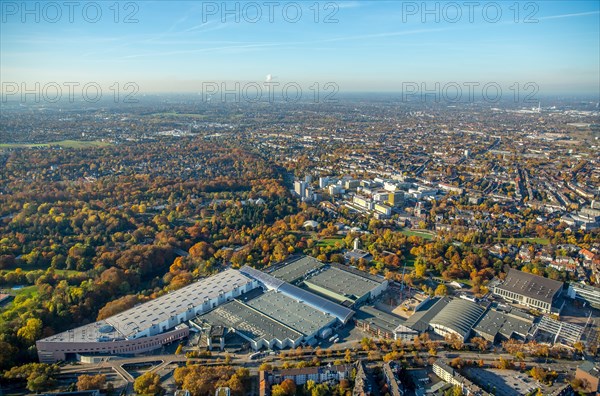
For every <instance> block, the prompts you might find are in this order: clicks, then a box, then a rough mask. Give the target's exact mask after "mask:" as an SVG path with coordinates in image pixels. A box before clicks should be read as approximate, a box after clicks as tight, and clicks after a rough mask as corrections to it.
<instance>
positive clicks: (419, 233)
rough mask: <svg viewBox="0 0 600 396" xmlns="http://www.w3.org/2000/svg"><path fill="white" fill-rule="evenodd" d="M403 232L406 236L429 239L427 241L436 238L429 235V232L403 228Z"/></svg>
mask: <svg viewBox="0 0 600 396" xmlns="http://www.w3.org/2000/svg"><path fill="white" fill-rule="evenodd" d="M400 232H402V233H403V234H404V235H406V236H413V235H414V236H418V237H421V238H423V239H427V240H431V239H433V238H434V235H433V234H432V233H429V232H427V231H415V230H409V229H407V228H403V229H402V231H400Z"/></svg>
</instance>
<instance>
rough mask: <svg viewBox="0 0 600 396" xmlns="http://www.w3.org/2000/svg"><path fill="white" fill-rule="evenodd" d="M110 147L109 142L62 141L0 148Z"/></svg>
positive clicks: (2, 146)
mask: <svg viewBox="0 0 600 396" xmlns="http://www.w3.org/2000/svg"><path fill="white" fill-rule="evenodd" d="M108 145H110V143H108V142H101V141H99V140H61V141H59V142H49V143H34V144H27V143H0V148H34V147H50V146H60V147H64V148H77V149H81V148H90V147H105V146H108Z"/></svg>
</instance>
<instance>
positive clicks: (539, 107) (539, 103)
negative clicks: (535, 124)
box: [537, 100, 542, 113]
mask: <svg viewBox="0 0 600 396" xmlns="http://www.w3.org/2000/svg"><path fill="white" fill-rule="evenodd" d="M537 112H538V113H541V112H542V101H541V100H540V101H538V108H537Z"/></svg>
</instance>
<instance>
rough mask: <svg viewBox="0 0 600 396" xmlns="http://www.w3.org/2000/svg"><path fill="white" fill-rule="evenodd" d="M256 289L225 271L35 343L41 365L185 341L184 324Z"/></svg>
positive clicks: (244, 278) (233, 272)
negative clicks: (78, 357)
mask: <svg viewBox="0 0 600 396" xmlns="http://www.w3.org/2000/svg"><path fill="white" fill-rule="evenodd" d="M258 286H259V283H258V282H257V281H256V280H254V279H252V278H250V277H247V276H245V275H243V274H242V273H240V272H239V271H237V270H233V269H230V270H227V271H223V272H221V273H219V274H216V275H213V276H211V277H208V278H205V279H201V280H199V281H198V282H194V283H192V284H191V285H188V286H185V287H183V288H181V289H179V290H176V291H174V292H171V293H169V294H166V295H164V296H161V297H158V298H156V299H154V300H151V301H149V302H147V303H144V304H140V305H137V306H135V307H133V308H131V309H128V310H126V311H124V312H121V313H119V314H117V315H114V316H111V317H109V318H106V319H104V320H101V321H98V322H95V323H91V324H88V325H85V326H81V327H78V328H75V329H72V330H68V331H65V332H62V333H59V334H55V335H53V336H50V337H46V338H43V339H41V340H39V341H37V342H36V346H37V350H38V357H39V360H40V362H45V363H47V362H55V361H59V360H66V359H68V358H72V357H73V358H75V357H77V355H81V354H86V355H94V354H96V355H98V354H127V355H133V354H138V353H142V352H148V351H152V350H154V349H157V348H161V347H162V345H164V344H167V343H171V342H174V341H176V340H180V339H182V338H185V337H187V336H188V335H189V328H188V327H187V326H186V325H185V324H184V322H185V321H187V320H190V319H192V318H194V317H195V316H196V315H198V314H201V313H203V312H207V311H209V310H211V309H213V308H215V307H217V306H219V305H221V304H223V303H225V302H227V301H230V300H232V299H233V298H235V297H237V296H240V295H241V294H243V293H246V292H248V291H250V290H253V289H255V288H257V287H258Z"/></svg>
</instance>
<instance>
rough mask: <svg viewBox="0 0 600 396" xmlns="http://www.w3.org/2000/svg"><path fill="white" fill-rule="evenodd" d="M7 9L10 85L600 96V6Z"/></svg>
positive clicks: (5, 57)
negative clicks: (327, 87)
mask: <svg viewBox="0 0 600 396" xmlns="http://www.w3.org/2000/svg"><path fill="white" fill-rule="evenodd" d="M0 3H2V4H1V5H2V9H1V13H2V14H1V21H0V23H1V25H0V29H1V31H0V48H1V59H0V79H1V81H2V82H16V83H19V84H20V83H22V82H26V83H33V82H41V83H46V82H50V81H54V82H58V83H62V82H80V83H85V82H90V81H93V82H99V83H102V84H110V83H111V82H120V83H124V82H128V81H133V82H136V83H137V84H138V85H139V87H140V91H141V92H179V91H188V92H193V91H197V90H199V86H200V84H201V82H203V81H219V82H220V81H241V82H245V81H258V82H263V81H265V79H266V78H267V77H266V76H267V75H270V76H271V77H270V78H271V80H272V81H282V82H289V81H294V82H298V83H301V84H310V83H311V82H320V83H324V82H328V81H332V82H335V83H337V84H338V85H339V86H340V91H341V92H344V91H374V92H377V91H399V90H401V88H402V83H403V82H417V83H421V82H427V83H435V82H441V83H442V84H443V83H447V82H464V81H476V82H481V83H486V82H499V83H500V84H503V85H510V84H511V83H512V82H517V83H520V84H524V83H526V82H535V83H536V84H537V85H538V86H539V87H540V93H541V94H544V93H548V94H550V93H564V94H593V95H597V94H598V92H599V91H600V27H599V26H600V1H547V0H543V1H529V2H527V1H524V2H516V1H506V2H502V1H498V2H488V1H473V2H466V1H457V2H426V3H425V2H422V1H417V2H410V1H408V2H407V1H379V0H365V1H331V2H327V1H324V2H318V3H316V4H315V2H314V1H312V0H310V1H305V2H304V1H298V2H296V3H293V2H288V1H273V2H271V3H269V2H268V1H256V2H226V3H225V2H222V1H217V2H201V1H179V2H177V1H136V2H126V1H121V2H113V1H98V2H97V3H93V2H77V1H75V2H73V4H74V5H73V6H72V7H73V8H69V7H71V6H67V5H65V3H64V2H63V1H57V2H55V3H54V4H51V3H52V2H27V3H22V2H21V1H14V2H13V1H6V0H2V1H0ZM91 3H93V4H91ZM24 4H25V5H24ZM97 5H98V6H99V7H97ZM297 5H299V7H297ZM425 8H427V9H425ZM298 9H300V10H301V12H302V15H301V16H298V13H297V12H298ZM317 9H318V15H317V12H316V10H317ZM84 10H85V11H84ZM98 10H100V11H101V13H102V15H101V16H98V13H97V12H98ZM117 10H118V11H119V12H118V15H117V12H116V11H117ZM228 10H230V11H231V10H232V11H233V12H230V13H227V12H228ZM498 10H500V11H501V15H499V14H498ZM257 11H258V12H260V13H261V14H258V13H257ZM426 11H429V13H426ZM57 12H60V16H59V14H58V13H57ZM459 13H460V15H459ZM36 19H38V21H36ZM236 19H237V20H236ZM436 19H437V21H436ZM295 20H297V21H296V22H294V21H295ZM94 21H95V22H94ZM125 22H131V23H125Z"/></svg>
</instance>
